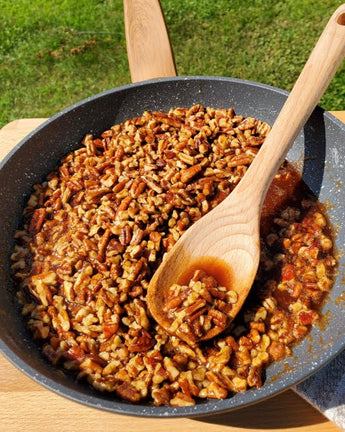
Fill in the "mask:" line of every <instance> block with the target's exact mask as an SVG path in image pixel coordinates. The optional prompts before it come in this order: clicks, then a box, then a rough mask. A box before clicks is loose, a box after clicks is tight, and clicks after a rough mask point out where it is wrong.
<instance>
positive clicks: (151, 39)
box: [123, 0, 176, 82]
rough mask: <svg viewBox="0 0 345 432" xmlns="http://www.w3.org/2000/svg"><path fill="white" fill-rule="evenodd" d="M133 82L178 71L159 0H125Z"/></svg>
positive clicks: (169, 75)
mask: <svg viewBox="0 0 345 432" xmlns="http://www.w3.org/2000/svg"><path fill="white" fill-rule="evenodd" d="M123 6H124V19H125V32H126V44H127V55H128V61H129V68H130V71H131V79H132V82H137V81H144V80H148V79H152V78H161V77H172V76H175V75H176V68H175V61H174V56H173V53H172V49H171V44H170V39H169V35H168V31H167V28H166V25H165V20H164V15H163V13H162V9H161V6H160V3H159V0H123Z"/></svg>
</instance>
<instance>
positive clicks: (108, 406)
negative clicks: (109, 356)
mask: <svg viewBox="0 0 345 432" xmlns="http://www.w3.org/2000/svg"><path fill="white" fill-rule="evenodd" d="M192 80H199V81H210V80H212V81H214V82H221V81H225V82H233V83H238V84H245V85H248V86H253V87H255V88H257V87H259V88H262V89H265V90H269V91H275V92H277V93H279V94H281V95H283V96H287V95H288V94H289V92H287V91H285V90H282V89H279V88H277V87H274V86H270V85H267V84H262V83H256V82H254V81H248V80H243V79H239V78H228V77H218V76H198V75H196V76H178V77H172V78H158V79H153V80H148V81H142V82H139V83H134V84H133V83H131V84H126V85H124V86H120V87H116V88H113V89H110V90H106V91H104V92H101V93H98V94H96V95H93V96H90V97H87V98H85V99H83V100H81V101H79V102H77V103H75V104H73V105H71V106H69V107H67V108H65V109H63V110H62V111H60V112H58V113H57V114H55V115H54V116H52V117H51V118H49V119H47V120H46V121H44V122H43V123H42V124H41V125H39V126H38V127H37V128H35V129H34V130H33V131H32V132H30V133H29V134H28V135H27V136H26V137H25V138H23V139H22V140H21V141H20V142H19V143H18V144H17V145H16V146H15V147H14V148H13V149H12V150H11V151H10V152H9V153H8V154H7V155H6V156H5V158H4V159H3V160H2V161H1V163H0V170H1V169H2V168H3V166H4V165H5V164H6V163H7V162H8V161H9V160H10V159H11V157H12V156H13V154H15V153H16V152H17V151H18V150H19V148H21V147H22V146H23V145H24V144H25V143H26V142H27V141H29V140H30V139H31V138H32V136H34V135H36V134H37V133H38V132H40V131H41V130H43V129H44V128H46V127H47V126H48V125H49V124H51V123H52V122H54V121H56V120H57V119H59V118H60V117H62V116H64V115H68V114H69V113H70V112H72V111H73V110H75V109H77V108H78V107H80V106H81V105H85V104H88V103H89V102H92V101H93V100H95V99H98V98H100V97H103V96H106V95H109V94H112V93H114V92H119V91H126V90H129V89H130V90H133V89H134V88H138V87H142V86H148V85H152V84H154V85H155V84H158V85H159V84H160V83H166V82H175V81H176V82H177V81H192ZM322 111H323V114H324V115H325V116H327V117H329V118H331V120H332V122H334V123H336V124H337V126H341V128H342V129H343V130H344V131H345V126H344V125H343V123H341V122H340V121H339V120H338V119H336V118H335V117H334V116H333V115H332V114H330V113H328V112H326V111H324V110H322ZM344 347H345V341H341V340H337V341H335V342H334V343H333V344H332V346H331V347H330V348H329V351H328V353H327V358H325V359H323V360H322V361H321V362H319V363H317V362H315V363H313V364H312V365H308V366H304V367H302V368H300V369H298V370H297V371H292V372H291V373H290V374H289V376H288V378H289V379H286V378H284V380H282V381H283V382H282V385H281V386H279V389H275V390H274V389H272V385H267V386H265V385H264V386H263V387H262V388H261V389H256V390H248V391H246V392H245V394H247V393H248V392H249V393H251V394H252V395H254V396H253V397H252V398H249V401H246V402H244V403H243V402H241V401H242V400H243V395H241V394H240V395H239V396H238V395H236V397H234V398H227V399H225V400H220V401H213V400H207V402H205V403H200V404H197V405H195V406H194V407H179V408H174V407H155V406H153V405H152V406H151V405H145V406H143V405H133V404H128V403H125V402H123V401H119V400H114V401H112V400H110V399H101V398H99V397H97V396H88V397H86V396H85V398H83V396H84V395H83V394H82V393H80V392H78V391H77V390H73V389H71V388H69V387H67V386H65V385H64V384H61V383H57V382H56V381H54V380H53V379H52V378H49V377H46V376H44V375H43V374H42V373H41V372H37V370H35V369H34V368H33V367H31V366H30V365H28V364H27V363H26V362H25V361H23V360H22V359H21V358H20V357H19V356H18V355H17V354H16V353H15V352H14V351H13V350H12V349H11V348H10V347H9V346H8V345H7V344H6V343H5V342H4V341H3V340H2V338H1V336H0V351H1V352H2V353H3V355H4V356H5V357H6V358H7V359H8V360H9V361H10V362H11V363H12V364H14V365H15V366H16V367H17V368H18V369H19V370H20V371H21V372H23V373H24V374H25V375H27V376H28V377H30V378H31V379H33V380H34V381H36V382H37V383H39V384H41V385H43V386H44V387H46V388H48V389H49V390H52V391H54V392H55V393H57V394H59V395H61V396H64V397H67V398H68V399H71V400H73V401H75V402H79V403H82V404H84V405H87V406H90V407H93V408H98V409H102V410H105V411H110V412H113V413H117V414H123V415H132V416H140V417H164V418H169V417H199V418H201V417H205V416H210V415H212V414H216V413H226V412H229V411H233V410H235V409H240V408H243V407H247V406H249V405H252V404H255V403H258V402H262V401H263V400H265V399H268V398H270V397H273V396H275V395H277V394H278V393H280V392H282V391H285V390H286V389H288V388H291V387H292V386H295V385H297V384H298V383H299V382H301V381H303V380H305V379H306V378H308V377H310V376H311V375H313V374H314V373H316V372H317V371H318V370H320V369H321V368H323V367H324V366H325V365H326V364H327V363H328V362H330V361H331V360H333V359H334V358H335V357H336V356H337V355H338V354H339V353H340V352H341V351H343V349H344ZM277 382H280V379H277V381H275V385H276V383H277ZM237 396H238V397H237ZM235 399H236V401H238V402H235V403H232V402H231V401H234V400H235Z"/></svg>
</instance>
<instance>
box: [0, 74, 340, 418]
mask: <svg viewBox="0 0 345 432" xmlns="http://www.w3.org/2000/svg"><path fill="white" fill-rule="evenodd" d="M286 97H287V93H286V92H284V91H282V90H279V89H277V88H273V87H270V86H267V85H263V84H258V83H254V82H248V81H243V80H238V79H231V78H217V77H178V78H176V77H175V78H164V79H156V80H152V81H147V82H139V83H137V84H130V85H127V86H123V87H120V88H116V89H114V90H110V91H107V92H104V93H101V94H99V95H96V96H94V97H91V98H88V99H86V100H84V101H81V102H80V103H78V104H76V105H74V106H72V107H70V108H68V109H66V110H64V111H62V112H61V113H59V114H57V115H56V116H54V117H53V118H51V119H50V120H48V121H46V122H45V123H44V124H43V125H41V126H40V127H38V128H37V129H36V130H35V131H34V132H32V133H31V134H30V135H28V136H27V137H26V138H25V139H24V140H22V141H21V142H20V143H19V144H18V145H17V146H16V148H15V149H14V150H13V151H12V152H11V153H10V154H9V155H8V156H7V157H6V158H5V160H4V161H3V162H2V163H1V165H0V203H1V206H2V209H1V216H0V218H1V226H2V227H3V228H2V229H3V233H2V236H1V238H0V254H1V260H2V261H1V264H2V265H1V269H0V287H1V288H0V290H1V291H0V349H1V351H2V353H3V354H4V355H5V356H6V357H7V358H8V359H9V360H10V361H11V362H12V363H13V364H15V365H16V366H17V367H18V368H19V369H20V370H22V371H23V372H24V373H26V374H27V375H29V376H30V377H31V378H33V379H34V380H36V381H37V382H39V383H41V384H42V385H44V386H46V387H48V388H50V389H52V390H54V391H55V392H57V393H59V394H61V395H64V396H66V397H68V398H71V399H73V400H76V401H78V402H81V403H84V404H86V405H89V406H93V407H97V408H101V409H104V410H108V411H113V412H116V413H122V414H128V415H139V416H157V417H166V416H183V417H191V416H203V415H208V414H214V413H215V412H221V411H229V410H232V409H235V408H239V407H244V406H247V405H249V404H252V403H255V402H258V401H261V400H263V399H265V398H267V397H270V396H273V395H275V394H277V393H278V392H281V391H283V390H285V389H287V388H289V387H291V386H292V385H295V384H297V383H298V382H300V381H302V380H304V379H305V378H307V377H308V376H310V375H311V374H313V373H315V372H316V371H317V370H318V369H320V368H321V367H322V366H324V365H325V364H326V363H327V362H329V361H330V360H331V359H332V358H334V357H335V356H336V355H337V354H339V353H340V352H341V351H342V350H343V349H344V347H345V335H344V328H345V302H344V299H345V297H344V287H343V280H344V274H343V269H344V265H345V258H344V257H341V258H340V264H339V276H338V277H337V280H336V283H335V285H334V287H333V290H332V292H331V294H330V297H329V300H328V301H327V303H326V304H325V306H324V308H323V315H324V316H325V317H327V318H326V321H327V322H325V323H323V324H322V325H320V326H316V327H315V328H313V330H312V331H311V334H310V336H308V337H307V338H306V339H305V340H304V341H303V342H302V343H301V344H300V345H299V346H297V347H296V348H295V349H294V351H293V356H292V357H290V358H287V359H284V360H282V361H279V362H276V363H274V364H273V365H272V366H270V367H269V368H268V369H267V373H266V379H265V383H264V386H263V387H262V388H260V389H257V390H255V389H253V390H249V391H247V392H244V393H239V394H236V395H235V396H233V397H231V398H228V399H225V400H216V401H215V400H205V401H203V402H201V403H200V404H198V405H196V406H194V407H183V408H173V407H154V406H151V405H144V404H141V405H132V404H130V403H127V402H124V401H118V400H116V399H114V397H113V396H112V395H108V394H101V393H98V392H96V391H95V390H94V389H93V388H91V387H89V386H88V385H87V384H81V383H77V382H75V381H74V379H73V378H72V377H70V376H68V375H64V374H63V373H62V372H61V370H57V369H56V368H54V367H53V366H51V365H50V364H49V363H48V362H47V361H46V360H45V359H44V358H43V357H42V356H41V354H40V352H39V350H38V348H37V345H36V344H35V342H34V341H33V340H32V337H31V335H30V334H29V332H28V331H27V330H26V328H25V324H24V320H23V318H22V317H21V314H20V309H19V307H18V305H17V303H16V301H15V292H16V288H15V286H14V284H13V283H12V281H11V277H10V261H9V256H10V253H11V250H12V249H13V245H14V242H13V233H14V231H15V229H16V228H17V227H18V226H19V224H20V222H21V217H22V209H23V207H24V205H25V203H26V201H27V199H28V197H29V195H30V192H31V188H32V185H33V184H35V183H37V182H41V181H43V179H44V178H45V176H46V174H47V173H48V172H49V171H50V170H52V169H53V168H54V167H55V166H56V165H57V164H58V163H59V160H60V158H61V157H62V156H63V155H65V154H66V153H67V152H69V151H71V150H74V149H76V148H77V147H79V146H80V142H81V140H82V138H83V136H84V135H85V133H92V134H94V135H97V134H99V133H100V132H102V131H104V130H106V129H108V128H109V127H110V126H111V125H113V124H115V123H118V122H122V121H124V120H125V119H127V118H131V117H136V116H140V115H141V114H142V112H143V111H144V110H168V109H170V108H172V107H180V106H184V107H189V106H192V105H193V104H196V103H200V104H203V105H205V106H211V107H215V108H227V107H233V108H234V109H235V111H236V113H238V114H242V115H244V116H252V117H256V118H257V119H261V120H264V121H267V122H268V123H270V124H272V123H273V122H274V120H275V118H276V116H277V114H278V112H279V111H280V109H281V107H282V105H283V103H284V101H285V99H286ZM344 142H345V126H344V125H343V124H342V123H341V122H339V121H338V120H337V119H335V118H334V117H333V116H331V115H330V114H328V113H326V112H324V111H323V110H322V109H321V108H317V109H316V110H315V111H314V113H313V114H312V116H311V118H310V119H309V121H308V122H307V124H306V126H305V128H304V130H303V132H301V133H300V135H299V136H298V138H297V139H296V142H295V144H294V147H293V148H292V150H291V151H290V152H289V155H288V159H289V160H291V161H294V162H298V166H299V167H300V170H301V173H302V175H303V179H304V181H305V182H306V184H307V185H308V186H309V187H310V189H311V190H312V191H313V192H314V193H315V194H316V195H317V196H318V197H319V199H320V201H321V202H324V203H326V204H327V208H328V214H329V216H330V219H331V222H332V224H333V226H334V227H335V229H336V232H337V235H336V247H337V248H338V250H339V251H341V250H342V249H343V247H344V244H345V239H344V236H345V229H344V222H343V221H344V216H345V199H344V198H345V194H344V187H343V183H344V181H345V174H344V167H345V155H344V152H343V149H342V147H343V145H344ZM324 324H325V325H324Z"/></svg>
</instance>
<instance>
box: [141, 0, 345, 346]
mask: <svg viewBox="0 0 345 432" xmlns="http://www.w3.org/2000/svg"><path fill="white" fill-rule="evenodd" d="M344 55H345V4H344V5H342V6H340V7H339V8H338V9H337V10H336V12H335V13H334V14H333V15H332V17H331V19H330V20H329V22H328V24H327V26H326V28H325V30H324V31H323V33H322V35H321V37H320V39H319V40H318V42H317V44H316V46H315V48H314V50H313V51H312V53H311V55H310V57H309V59H308V61H307V63H306V65H305V67H304V68H303V70H302V72H301V74H300V76H299V78H298V80H297V82H296V84H295V86H294V88H293V90H292V91H291V93H290V95H289V97H288V99H287V100H286V103H285V104H284V106H283V108H282V110H281V112H280V114H279V116H278V118H277V119H276V121H275V123H274V125H273V127H272V130H271V132H270V133H269V135H268V137H267V138H266V140H265V143H264V144H263V146H262V147H261V149H260V151H259V153H258V155H257V156H256V158H255V159H254V161H253V162H252V164H251V166H250V168H249V169H248V171H247V173H246V174H245V176H244V177H243V179H242V180H241V181H240V183H239V184H238V185H237V186H236V188H235V189H234V191H233V192H232V193H231V194H230V195H229V196H228V197H227V198H226V199H225V200H224V201H223V202H222V203H221V204H219V205H218V206H217V207H216V208H215V209H214V210H212V211H211V212H210V213H208V214H206V215H205V216H203V217H202V218H201V219H200V220H199V221H198V222H196V223H195V224H193V225H192V226H191V227H190V228H189V229H188V230H187V231H186V232H185V233H184V234H183V236H182V237H181V238H180V239H179V241H178V242H177V243H176V245H175V246H174V247H173V248H172V250H171V251H170V252H168V253H167V254H166V255H165V256H164V258H163V261H162V263H161V265H160V266H159V268H158V269H157V271H156V272H155V274H154V276H153V278H152V280H151V282H150V284H149V287H148V294H147V302H148V307H149V309H150V312H151V314H152V316H153V317H154V319H155V320H156V321H157V322H158V323H159V324H160V325H161V326H162V327H163V328H165V329H166V330H167V331H169V330H170V326H171V323H172V320H171V318H168V316H167V312H166V311H165V308H164V306H165V304H166V300H167V292H168V289H169V287H170V286H171V285H173V284H174V283H176V282H178V281H180V280H181V279H183V278H184V277H185V275H186V272H187V273H188V272H190V270H191V269H195V268H199V267H201V268H202V269H206V270H208V273H210V274H211V275H214V276H215V277H216V278H217V277H219V278H220V279H222V281H223V282H224V281H225V283H226V287H227V288H228V289H231V290H235V291H236V292H237V294H238V302H237V303H236V304H235V305H233V307H232V309H231V311H230V312H229V313H228V320H227V325H228V324H229V323H230V322H231V321H232V319H233V318H234V317H235V316H236V314H237V313H238V312H239V310H240V309H241V307H242V305H243V302H244V301H245V299H246V297H247V295H248V293H249V291H250V289H251V286H252V284H253V281H254V278H255V275H256V272H257V268H258V264H259V258H260V233H259V223H260V214H261V208H262V205H263V202H264V198H265V195H266V192H267V190H268V187H269V185H270V183H271V181H272V180H273V178H274V176H275V174H276V172H277V170H278V168H279V166H280V165H281V163H282V162H283V160H284V158H285V156H286V154H287V152H288V150H289V149H290V147H291V146H292V144H293V142H294V140H295V138H296V136H297V134H298V133H299V131H300V130H301V128H302V126H303V125H304V124H305V122H306V121H307V119H308V117H309V116H310V114H311V113H312V111H313V109H314V108H315V106H316V105H317V103H318V101H319V100H320V98H321V96H322V94H323V93H324V91H325V90H326V88H327V86H328V84H329V83H330V81H331V79H332V78H333V76H334V74H335V72H336V70H337V68H338V66H339V65H340V63H341V61H342V59H343V57H344ZM221 330H222V329H221V328H219V327H213V328H211V330H209V331H208V332H207V333H206V335H205V336H204V337H202V338H201V339H209V338H212V337H214V336H215V335H216V334H218V333H219V332H220V331H221Z"/></svg>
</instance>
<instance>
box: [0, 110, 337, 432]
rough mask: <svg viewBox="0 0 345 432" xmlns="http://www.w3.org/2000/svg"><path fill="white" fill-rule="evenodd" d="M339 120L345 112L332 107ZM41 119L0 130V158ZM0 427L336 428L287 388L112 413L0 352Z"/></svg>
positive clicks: (294, 431) (154, 431)
mask: <svg viewBox="0 0 345 432" xmlns="http://www.w3.org/2000/svg"><path fill="white" fill-rule="evenodd" d="M334 114H335V115H336V116H337V117H338V118H340V119H341V120H343V121H344V122H345V112H335V113H334ZM43 121H44V119H21V120H16V121H14V122H11V123H9V124H8V125H6V126H5V127H4V128H3V129H1V130H0V159H1V158H2V157H3V156H4V155H5V154H7V152H8V151H10V150H11V149H12V148H13V146H14V145H15V144H16V143H17V142H18V141H20V140H21V139H22V138H23V137H24V136H26V135H27V134H28V133H29V132H30V131H31V130H32V129H34V128H35V127H37V126H38V125H39V124H41V123H42V122H43ZM0 383H1V386H0V430H1V431H7V432H12V431H13V432H14V431H16V432H17V431H24V430H25V431H26V432H31V431H40V430H44V431H48V432H74V431H77V430H81V431H83V432H88V431H90V432H91V431H92V432H97V431H102V432H107V431H109V432H110V431H116V430H123V431H126V432H132V431H133V432H137V431H138V430H140V432H169V431H174V432H175V431H176V430H179V429H180V430H181V431H183V432H194V431H195V430H198V431H199V432H235V431H241V432H258V431H263V430H267V429H268V430H269V431H270V432H278V431H279V432H298V431H301V432H302V431H303V432H337V431H339V428H338V427H337V426H335V425H334V424H333V423H332V422H330V421H328V420H327V419H326V418H325V417H324V416H323V415H322V414H321V413H319V412H318V411H317V410H315V409H314V408H313V407H312V406H311V405H310V404H308V403H307V402H306V401H304V400H303V399H301V398H300V397H299V396H298V395H297V394H296V393H294V392H293V391H292V390H288V391H285V392H284V393H282V394H280V395H278V396H275V397H273V398H271V399H269V400H267V401H265V402H261V403H259V404H256V405H253V406H251V407H248V408H243V409H240V410H237V411H235V412H232V413H228V414H222V415H217V416H211V417H207V418H205V419H200V420H196V419H186V418H181V419H165V418H164V419H147V418H137V417H130V416H122V415H118V414H112V413H108V412H104V411H100V410H96V409H94V408H89V407H86V406H83V405H80V404H78V403H76V402H73V401H70V400H68V399H65V398H63V397H61V396H59V395H57V394H55V393H53V392H51V391H49V390H46V389H45V388H43V387H42V386H40V385H39V384H37V383H35V382H34V381H32V380H31V379H30V378H28V377H27V376H25V375H23V374H22V373H21V372H20V371H19V370H18V369H17V368H15V367H14V366H13V365H12V364H11V363H9V362H8V360H7V359H5V358H4V357H3V356H2V355H0Z"/></svg>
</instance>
